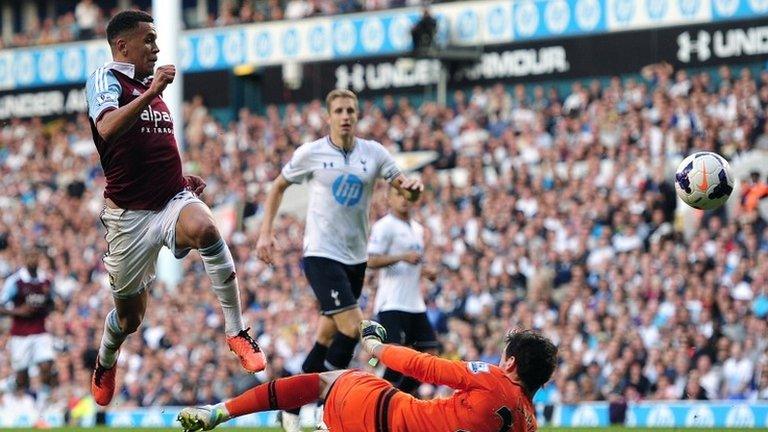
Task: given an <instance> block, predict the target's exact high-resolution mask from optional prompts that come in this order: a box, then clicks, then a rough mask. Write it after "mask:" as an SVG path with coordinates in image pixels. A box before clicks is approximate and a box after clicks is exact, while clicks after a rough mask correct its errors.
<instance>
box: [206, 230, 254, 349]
mask: <svg viewBox="0 0 768 432" xmlns="http://www.w3.org/2000/svg"><path fill="white" fill-rule="evenodd" d="M199 252H200V257H202V259H203V265H204V266H205V272H206V273H208V277H210V278H211V285H213V292H215V293H216V297H218V298H219V303H221V310H222V312H223V313H224V332H225V333H226V334H227V336H234V335H236V334H238V333H240V332H241V331H242V330H244V329H245V325H244V324H243V314H242V309H241V307H240V290H239V289H238V286H237V277H236V276H235V262H234V260H233V259H232V254H231V253H230V252H229V248H228V247H227V244H226V243H224V240H223V239H219V241H218V242H216V243H214V244H212V245H211V246H208V247H204V248H202V249H200V251H199Z"/></svg>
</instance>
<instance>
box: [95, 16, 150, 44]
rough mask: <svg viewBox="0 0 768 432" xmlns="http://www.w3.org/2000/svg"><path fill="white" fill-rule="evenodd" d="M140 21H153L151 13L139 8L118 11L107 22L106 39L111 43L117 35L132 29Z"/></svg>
mask: <svg viewBox="0 0 768 432" xmlns="http://www.w3.org/2000/svg"><path fill="white" fill-rule="evenodd" d="M140 22H148V23H151V22H155V20H154V19H153V18H152V15H150V14H148V13H146V12H144V11H140V10H126V11H122V12H120V13H118V14H117V15H115V16H113V17H112V19H111V20H109V24H107V41H109V44H110V45H112V44H113V43H114V42H115V39H117V37H118V36H120V35H121V34H123V33H125V32H126V31H129V30H133V29H134V28H136V26H137V25H138V24H139V23H140Z"/></svg>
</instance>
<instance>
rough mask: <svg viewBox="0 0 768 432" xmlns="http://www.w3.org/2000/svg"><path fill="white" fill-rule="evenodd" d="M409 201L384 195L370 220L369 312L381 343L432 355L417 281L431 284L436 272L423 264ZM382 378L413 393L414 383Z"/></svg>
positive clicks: (433, 342) (390, 373)
mask: <svg viewBox="0 0 768 432" xmlns="http://www.w3.org/2000/svg"><path fill="white" fill-rule="evenodd" d="M413 205H414V203H413V202H411V201H409V200H406V199H403V197H402V196H401V195H399V194H397V193H390V194H389V207H390V213H389V214H388V215H386V216H384V217H383V218H381V219H379V220H378V221H376V223H374V224H373V228H372V229H371V239H370V242H369V243H368V267H370V268H373V269H378V268H381V269H382V270H381V272H380V273H379V286H378V289H377V291H376V300H375V302H374V309H373V312H374V313H375V314H377V316H378V318H377V321H378V322H379V323H380V324H381V325H383V326H384V328H385V329H386V330H387V338H388V340H387V342H388V343H394V344H398V345H403V346H411V347H413V348H415V349H417V350H419V351H424V352H428V353H430V354H437V351H438V348H439V344H438V342H437V337H436V336H435V331H434V329H433V328H432V325H431V324H430V323H429V319H428V318H427V306H426V304H425V303H424V296H423V295H422V294H421V289H420V286H419V283H420V281H421V278H422V277H425V278H427V279H430V280H434V278H435V276H436V272H435V271H434V270H433V269H430V268H427V267H425V266H424V265H423V262H422V257H423V255H424V227H423V226H422V225H421V224H420V223H419V222H417V221H415V220H414V219H413V218H412V217H411V211H412V209H413ZM383 378H384V379H386V380H387V381H389V382H391V383H392V384H393V385H394V386H395V387H397V388H398V389H400V390H402V391H404V392H406V393H413V392H414V391H415V390H416V389H417V388H418V386H419V382H418V381H417V380H415V379H413V378H411V377H408V376H403V375H402V374H401V373H399V372H396V371H394V370H392V369H387V370H386V371H385V372H384V377H383Z"/></svg>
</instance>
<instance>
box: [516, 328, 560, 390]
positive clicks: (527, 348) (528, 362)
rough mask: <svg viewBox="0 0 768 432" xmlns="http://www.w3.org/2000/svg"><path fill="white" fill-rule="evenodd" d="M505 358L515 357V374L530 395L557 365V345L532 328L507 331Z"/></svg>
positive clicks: (545, 380) (542, 383) (549, 375)
mask: <svg viewBox="0 0 768 432" xmlns="http://www.w3.org/2000/svg"><path fill="white" fill-rule="evenodd" d="M504 342H505V344H506V347H505V348H504V353H505V354H506V356H507V358H509V357H515V362H516V363H517V375H518V376H519V377H520V380H521V381H522V382H523V387H525V390H526V391H527V393H528V394H529V395H530V396H533V394H534V393H536V391H537V390H538V389H539V388H541V386H543V385H544V384H545V383H546V382H547V381H549V379H550V378H552V373H553V372H554V371H555V368H556V367H557V347H555V345H554V344H553V343H552V341H551V340H549V339H548V338H547V337H545V336H544V335H542V334H541V333H538V332H535V331H533V330H518V331H511V332H509V333H507V336H506V337H505V338H504Z"/></svg>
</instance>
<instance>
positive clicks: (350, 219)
mask: <svg viewBox="0 0 768 432" xmlns="http://www.w3.org/2000/svg"><path fill="white" fill-rule="evenodd" d="M282 174H283V177H285V179H286V180H288V181H289V182H291V183H301V182H303V181H304V180H307V181H308V182H309V183H308V186H309V204H308V209H307V221H306V228H305V230H304V256H317V257H324V258H329V259H332V260H336V261H339V262H341V263H344V264H360V263H362V262H365V261H367V260H368V255H367V253H366V252H365V246H366V243H367V239H368V214H369V211H370V208H371V195H372V194H373V186H374V184H375V183H376V179H377V178H383V179H385V180H387V181H392V180H393V179H395V178H396V177H397V176H398V175H400V170H399V169H398V168H397V165H396V164H395V160H394V159H393V158H392V155H390V154H389V152H387V150H386V149H385V148H384V146H382V145H381V144H379V143H378V142H376V141H369V140H364V139H360V138H355V146H354V147H353V148H352V150H351V151H350V152H349V153H346V152H344V151H343V150H342V149H341V148H339V147H337V146H336V145H334V144H333V143H332V142H331V140H330V138H329V137H327V136H326V137H323V138H320V139H319V140H317V141H313V142H310V143H305V144H302V145H301V146H299V148H297V149H296V151H295V152H294V153H293V156H292V157H291V160H290V162H288V164H286V165H285V166H284V167H283V170H282Z"/></svg>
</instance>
